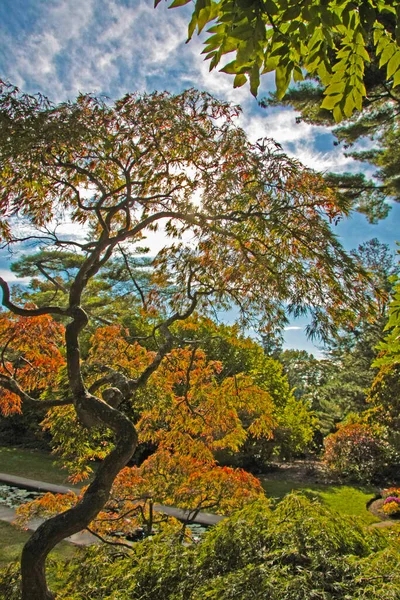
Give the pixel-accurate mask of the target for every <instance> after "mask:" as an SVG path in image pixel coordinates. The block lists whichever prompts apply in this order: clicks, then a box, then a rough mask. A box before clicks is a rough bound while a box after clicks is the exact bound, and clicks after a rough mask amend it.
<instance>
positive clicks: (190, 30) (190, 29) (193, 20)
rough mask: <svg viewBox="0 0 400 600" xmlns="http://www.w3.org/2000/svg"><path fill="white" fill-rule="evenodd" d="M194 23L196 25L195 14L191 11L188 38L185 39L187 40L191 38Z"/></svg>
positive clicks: (194, 26)
mask: <svg viewBox="0 0 400 600" xmlns="http://www.w3.org/2000/svg"><path fill="white" fill-rule="evenodd" d="M196 25H197V16H196V14H195V13H193V15H192V18H191V20H190V23H189V26H188V39H187V42H188V41H189V40H191V39H192V36H193V33H194V30H195V29H196Z"/></svg>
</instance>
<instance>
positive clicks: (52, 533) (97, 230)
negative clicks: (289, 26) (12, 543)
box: [0, 84, 365, 600]
mask: <svg viewBox="0 0 400 600" xmlns="http://www.w3.org/2000/svg"><path fill="white" fill-rule="evenodd" d="M239 110H240V109H239V108H238V107H234V106H231V105H229V104H227V103H223V102H220V101H218V100H216V99H215V98H213V97H211V96H210V95H208V94H206V93H201V92H197V91H195V90H189V91H186V92H183V93H181V94H178V95H176V96H173V95H170V94H168V93H154V94H150V95H143V96H140V95H138V94H130V95H126V96H125V97H124V98H122V99H121V100H118V101H116V102H115V103H114V104H113V105H111V104H108V103H107V102H106V101H104V100H102V99H98V98H94V97H93V96H90V95H81V96H80V97H79V98H78V99H77V100H76V101H75V102H67V103H63V104H60V105H53V104H51V103H50V102H49V101H48V100H46V99H44V98H43V97H41V96H28V95H24V94H21V93H19V91H18V90H17V89H16V88H14V87H12V86H10V85H7V84H2V85H1V90H0V141H1V144H0V184H1V185H0V210H1V222H0V225H1V234H2V237H3V240H4V245H5V246H8V247H9V248H11V249H13V248H14V247H15V246H17V245H18V244H19V245H20V247H22V248H23V249H24V248H25V246H24V245H25V244H27V243H35V242H36V243H37V242H38V243H40V246H41V248H42V250H47V251H49V252H54V251H57V252H58V253H59V255H60V260H62V256H63V253H66V254H67V256H70V254H71V252H74V253H76V254H77V255H78V256H79V257H80V261H78V262H77V268H76V270H75V272H74V273H73V275H72V276H71V277H70V278H69V279H68V280H65V282H64V283H62V282H61V283H62V285H63V286H65V288H66V292H65V293H64V294H62V295H58V296H57V295H55V297H54V299H53V300H50V301H49V302H48V303H44V304H41V305H40V306H37V307H34V306H29V305H28V306H22V305H21V304H20V303H19V302H18V300H17V299H15V298H13V297H12V294H11V292H10V289H9V286H8V284H7V283H6V281H4V280H3V279H0V286H1V288H2V292H3V300H2V303H3V306H4V307H5V308H6V309H7V310H8V311H9V313H10V314H11V315H13V317H12V318H15V319H17V318H18V319H20V320H21V323H33V322H34V319H42V318H45V319H49V318H50V317H52V318H53V319H55V320H56V321H57V322H58V321H59V322H61V323H63V325H64V326H65V335H64V341H63V347H62V348H61V354H62V356H63V360H65V367H63V366H62V365H61V364H60V365H59V368H60V369H61V372H60V378H58V380H57V381H56V380H55V379H52V377H49V378H47V375H45V373H43V378H42V377H41V379H40V382H37V381H36V382H34V383H33V384H32V385H31V383H30V381H33V376H29V368H28V367H30V365H29V362H30V363H31V367H30V368H31V369H32V371H35V368H36V367H35V361H34V362H32V361H30V359H29V358H26V357H25V359H26V360H28V363H24V365H25V366H24V368H23V369H20V368H18V369H13V368H10V366H9V363H8V359H7V356H6V354H7V353H6V349H4V348H5V346H6V345H7V341H5V342H4V346H3V349H4V351H3V357H4V360H3V365H2V372H1V377H0V385H1V387H2V388H3V389H4V390H6V392H7V394H9V393H11V394H14V397H15V399H14V400H13V403H14V405H15V406H20V407H21V410H23V407H24V404H25V403H26V402H29V403H31V404H34V402H38V403H40V405H41V406H42V407H46V406H49V407H52V406H53V407H54V405H57V404H63V405H64V406H63V407H62V409H63V410H65V411H69V413H70V414H73V415H74V418H76V419H77V420H78V421H79V423H80V424H81V425H82V426H83V427H86V428H87V430H88V432H89V434H90V433H91V432H92V431H98V432H101V431H104V436H105V439H106V440H110V439H111V440H112V443H110V445H109V446H108V447H106V451H105V452H104V454H105V456H104V458H103V460H102V462H101V463H100V465H99V468H98V469H97V471H96V474H95V476H94V479H93V481H92V483H91V484H90V485H89V486H88V488H87V489H86V491H85V493H84V494H83V496H82V497H81V498H80V499H79V501H78V502H77V503H75V504H74V505H73V506H71V507H70V508H68V509H67V510H65V511H64V512H62V513H61V514H58V515H56V516H53V517H51V518H49V519H48V520H47V521H45V522H44V523H43V524H42V525H41V526H40V527H39V528H38V530H37V531H36V532H35V533H34V534H33V535H32V537H31V538H30V540H29V541H28V542H27V544H26V545H25V547H24V550H23V553H22V560H21V565H22V597H23V600H28V598H29V600H48V599H50V598H53V594H52V593H51V592H50V591H49V590H48V588H47V583H46V577H45V560H46V557H47V555H48V553H49V552H50V550H51V549H52V548H53V547H54V546H55V545H56V544H57V543H58V542H59V541H61V540H62V539H64V538H65V537H67V536H69V535H71V534H73V533H75V532H77V531H80V530H81V529H83V528H85V527H87V526H89V525H90V523H91V522H93V521H94V520H95V519H96V517H97V515H98V514H99V513H100V512H101V511H102V510H103V508H104V507H105V505H106V503H107V501H108V499H109V496H110V492H111V489H112V485H113V482H114V480H115V478H116V477H117V476H118V474H119V473H120V471H121V470H122V469H123V468H124V467H125V465H126V464H127V462H128V461H129V459H130V458H131V457H132V455H133V453H134V452H135V449H136V446H137V440H138V433H137V431H136V428H135V426H134V424H133V422H132V419H131V418H129V408H128V407H129V405H132V402H133V403H134V402H135V398H136V397H137V395H138V394H140V391H141V390H142V389H145V388H146V386H147V384H148V383H149V380H150V379H151V377H152V376H153V374H155V373H156V371H157V370H158V369H159V368H162V369H164V370H166V371H168V360H169V357H170V356H172V354H171V353H172V351H173V347H174V342H175V340H174V335H173V333H172V330H171V327H172V326H173V325H174V323H178V322H180V321H183V320H185V319H186V318H187V317H189V316H190V315H192V314H193V313H194V311H199V312H207V311H210V310H212V309H215V308H217V309H221V308H228V307H229V306H231V305H232V304H233V305H235V306H236V307H238V312H239V316H240V319H241V320H242V322H247V323H249V322H250V319H251V317H252V318H253V320H254V321H256V322H257V326H258V327H259V328H262V327H269V328H271V327H272V326H280V325H282V323H284V322H285V319H286V313H287V312H289V313H292V314H295V315H298V314H302V313H305V312H309V313H310V318H311V326H310V333H314V334H316V333H317V332H318V331H319V332H321V333H322V334H323V332H324V331H326V330H327V329H329V328H330V327H333V323H334V322H335V321H340V320H341V319H342V320H343V319H346V320H347V319H348V318H349V317H351V314H352V312H353V311H355V310H359V309H360V307H361V306H362V297H363V290H364V285H365V284H364V283H363V279H362V274H361V273H360V272H359V271H358V270H357V269H356V268H355V265H354V263H353V261H352V260H351V258H349V257H348V256H347V255H346V253H345V252H344V251H343V249H342V248H341V246H340V244H339V243H338V241H337V239H336V237H335V236H334V234H333V233H332V231H331V229H330V225H329V223H330V222H332V221H336V220H337V219H340V217H341V216H342V215H343V214H345V213H346V212H347V207H346V206H344V205H340V203H338V201H337V199H336V197H335V194H334V193H333V192H332V190H331V189H329V188H327V187H326V185H325V184H324V182H323V180H322V179H321V178H320V177H319V176H318V175H317V174H315V173H314V172H312V171H310V170H309V169H306V168H304V167H302V166H301V165H300V164H299V163H298V162H296V161H294V160H292V159H290V158H288V157H287V156H285V155H284V154H283V153H282V152H281V150H280V148H279V147H278V146H276V145H274V143H273V142H272V141H270V140H259V141H258V142H257V143H255V144H253V143H250V142H249V141H248V139H247V138H246V135H245V133H244V132H243V131H242V130H241V129H240V128H238V127H236V126H235V124H234V119H235V117H236V116H237V115H238V113H239ZM66 218H68V219H70V220H72V222H73V223H74V229H73V231H72V233H71V230H63V228H62V227H59V224H60V223H61V224H62V223H63V222H64V221H65V219H66ZM158 228H159V229H160V231H162V232H163V233H162V235H163V236H164V240H165V241H164V247H163V249H162V250H161V251H160V252H158V254H157V255H156V256H155V257H154V258H153V260H152V261H151V264H149V267H148V268H149V271H150V272H151V285H149V286H147V287H146V288H145V289H144V288H140V286H139V287H137V288H136V297H135V302H134V303H133V307H134V310H138V309H137V306H138V303H137V300H138V299H139V301H141V303H142V309H141V310H142V311H143V312H144V313H145V314H147V315H151V316H152V318H153V320H154V328H153V333H152V336H153V341H154V347H155V352H154V353H153V354H151V355H146V357H145V360H144V361H143V363H142V364H141V363H140V361H138V363H137V365H136V366H137V368H136V369H134V370H133V372H129V371H124V368H123V365H121V366H120V367H119V366H118V364H116V365H114V367H112V368H109V369H105V370H104V371H103V372H99V373H98V375H97V377H98V380H96V378H94V375H93V370H91V369H87V368H86V355H84V354H83V353H82V352H81V347H80V339H81V337H82V335H83V334H84V332H85V330H86V328H87V326H88V321H89V316H88V314H87V312H86V311H85V310H84V308H83V307H82V298H83V295H84V292H85V290H86V288H87V286H88V284H89V282H90V281H91V280H92V279H93V278H94V277H95V276H96V274H97V273H99V271H100V270H101V269H102V268H103V267H104V266H105V265H107V264H108V262H109V261H110V260H111V259H112V257H113V255H115V254H116V253H119V252H122V253H123V252H127V251H128V249H129V248H131V249H132V248H138V247H140V246H142V245H143V240H144V238H145V237H146V235H147V234H148V233H149V231H154V230H157V229H158ZM42 268H44V269H45V265H43V264H42ZM56 284H57V285H58V286H59V285H60V281H58V282H56ZM9 313H8V314H9ZM49 322H50V321H49ZM91 326H92V327H93V326H95V324H94V323H93V322H92V323H91ZM43 327H44V325H43ZM54 328H56V326H55V325H54ZM60 331H61V330H60ZM54 335H55V332H54ZM49 341H50V337H49ZM46 343H47V342H46ZM40 344H41V342H40V338H36V339H35V337H34V336H32V342H29V347H31V346H32V352H33V353H35V356H36V357H39V355H40V353H43V352H44V350H43V349H37V348H38V347H39V346H40ZM33 348H36V350H34V349H33ZM30 351H31V350H30ZM20 352H22V356H21V360H23V359H24V350H23V349H21V350H20ZM182 352H186V350H182ZM103 358H104V359H106V355H105V354H104V356H103ZM197 359H199V360H200V359H201V357H200V356H196V355H195V357H194V360H197ZM35 360H36V359H35ZM189 360H190V358H189ZM63 369H64V371H63ZM187 372H188V371H187V370H186V373H187ZM199 377H200V379H201V376H200V375H199ZM56 379H57V378H56ZM164 379H165V378H164ZM195 380H196V378H195V377H194V378H193V384H194V383H195ZM60 382H61V383H60ZM200 383H201V381H200ZM196 385H197V383H196ZM225 385H227V388H228V389H227V393H228V394H232V393H233V391H232V390H233V388H232V386H233V383H231V384H229V385H230V386H231V387H229V385H228V384H225ZM184 386H185V384H183V387H184ZM187 387H188V391H187V398H185V390H184V389H183V393H181V394H180V396H181V397H182V398H183V399H184V400H182V404H181V408H182V409H184V408H185V406H186V408H187V409H188V410H186V409H185V410H186V412H181V413H180V415H179V418H181V419H183V418H185V419H189V420H190V419H192V417H193V415H191V411H190V406H192V407H193V406H194V410H197V407H196V402H197V400H198V398H197V397H196V394H197V393H198V392H197V391H196V389H195V388H194V385H193V386H192V385H189V386H187ZM60 390H61V392H62V393H61V397H60ZM213 397H214V398H215V400H214V402H217V400H218V395H217V394H216V395H215V396H213ZM0 402H1V399H0ZM6 402H7V403H8V404H7V405H8V406H10V405H11V401H10V398H8V399H7V398H6ZM5 410H7V409H5ZM204 418H206V417H204ZM233 421H234V420H233ZM171 426H172V419H171ZM191 426H192V427H195V423H194V422H193V423H192V425H191ZM232 426H235V423H234V422H232ZM152 435H153V434H152ZM207 435H208V434H207ZM225 435H228V436H229V432H226V434H225ZM210 439H211V438H210ZM70 444H71V445H73V436H70Z"/></svg>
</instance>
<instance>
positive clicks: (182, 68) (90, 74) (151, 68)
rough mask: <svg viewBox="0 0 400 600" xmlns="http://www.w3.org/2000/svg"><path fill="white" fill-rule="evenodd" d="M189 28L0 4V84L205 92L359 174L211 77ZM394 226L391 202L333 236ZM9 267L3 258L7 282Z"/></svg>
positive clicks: (281, 116) (110, 9) (317, 160)
mask: <svg viewBox="0 0 400 600" xmlns="http://www.w3.org/2000/svg"><path fill="white" fill-rule="evenodd" d="M187 22H188V19H187V12H185V9H173V10H168V8H167V3H165V2H162V3H161V4H160V5H159V7H158V8H157V9H156V10H154V8H153V0H102V2H98V1H96V0H1V2H0V78H3V79H6V80H9V81H10V82H12V83H13V84H15V85H17V86H18V87H20V88H21V89H23V90H24V91H26V92H31V93H34V92H38V91H40V92H42V93H43V94H45V95H47V96H49V97H50V98H51V99H52V100H53V101H55V102H59V101H63V100H66V99H73V98H74V97H75V96H76V95H77V94H78V93H79V92H93V93H96V94H105V95H107V96H109V97H110V98H117V97H119V96H121V95H123V94H124V93H126V92H132V91H134V90H137V91H142V92H151V91H153V90H164V89H167V90H169V91H171V92H179V91H181V90H183V89H185V88H188V87H197V88H199V89H205V90H207V91H209V92H211V93H212V94H214V95H216V96H217V97H219V98H221V99H226V100H229V101H231V102H234V103H236V104H240V105H241V106H242V109H243V113H242V116H241V118H240V124H241V125H242V126H243V127H244V128H245V129H246V131H247V132H248V135H249V136H250V138H252V139H253V140H255V139H258V138H260V137H263V136H268V137H272V138H274V139H275V140H276V141H278V142H280V143H281V144H282V146H283V148H284V150H285V151H286V152H288V153H289V154H291V155H294V156H296V157H297V158H299V159H300V160H301V161H302V162H303V163H305V164H307V165H308V166H310V167H313V168H315V169H318V170H321V171H326V170H332V171H337V172H345V171H353V172H355V171H357V170H358V169H359V165H357V163H355V162H354V161H352V160H351V159H349V158H347V157H346V156H345V155H344V153H343V151H342V150H341V149H340V148H337V147H334V146H333V141H332V136H331V135H330V133H329V131H328V130H324V129H322V128H318V127H313V126H310V125H307V124H304V123H303V124H296V122H295V113H294V112H293V111H291V110H287V109H285V110H282V109H273V110H269V111H266V110H264V109H261V108H260V107H259V106H258V104H257V101H256V100H255V99H254V98H253V97H252V96H251V95H250V92H249V90H248V88H247V87H243V88H240V89H237V90H234V89H233V88H232V77H231V76H229V75H225V74H223V73H218V72H216V71H213V72H212V73H209V71H208V65H207V64H206V63H204V61H203V59H202V57H201V56H200V52H201V49H202V48H201V40H199V39H197V38H196V39H193V40H192V41H191V42H190V43H189V44H185V40H186V30H187V29H186V28H187ZM229 60H230V59H229V58H227V62H228V61H229ZM269 89H273V80H272V78H271V77H270V76H265V77H264V79H263V80H262V85H261V92H260V97H262V96H263V95H264V94H265V93H266V92H267V91H268V90H269ZM399 222H400V206H399V205H395V206H393V209H392V211H391V214H390V216H389V218H388V219H386V220H385V221H382V222H381V223H379V224H378V225H369V224H368V223H367V221H366V219H365V218H364V217H362V216H361V215H355V216H354V217H353V218H352V219H350V220H348V221H347V222H343V223H341V224H340V225H339V226H338V227H337V234H338V235H339V236H340V237H341V240H342V242H343V244H344V245H345V247H346V248H347V249H351V248H354V247H356V246H357V245H358V244H360V243H362V242H363V241H366V240H368V239H370V238H372V237H378V238H379V239H380V240H381V241H383V242H386V243H389V244H390V245H391V247H392V248H393V249H395V240H396V239H400V235H399V234H398V224H399ZM6 270H7V265H6V263H5V262H4V261H3V262H2V261H1V260H0V273H2V274H3V276H4V275H5V271H6ZM291 327H292V329H288V331H287V332H286V344H287V345H288V346H290V347H304V348H306V349H312V345H311V344H310V343H309V342H308V341H306V340H305V336H304V333H303V327H304V322H303V321H302V322H296V323H294V324H292V325H291Z"/></svg>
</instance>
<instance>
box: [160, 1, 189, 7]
mask: <svg viewBox="0 0 400 600" xmlns="http://www.w3.org/2000/svg"><path fill="white" fill-rule="evenodd" d="M156 1H157V4H159V2H161V0H156ZM191 1H192V0H174V1H173V2H171V4H170V5H169V6H168V8H175V7H176V6H184V5H185V4H189V2H191ZM157 4H156V6H157Z"/></svg>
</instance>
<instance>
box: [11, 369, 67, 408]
mask: <svg viewBox="0 0 400 600" xmlns="http://www.w3.org/2000/svg"><path fill="white" fill-rule="evenodd" d="M0 387H3V388H5V389H6V390H8V391H9V392H12V393H13V394H15V395H16V396H19V397H20V399H21V400H22V402H23V403H24V404H29V405H31V406H36V407H43V408H52V407H53V406H68V405H70V404H73V400H72V399H68V398H67V399H64V400H37V399H36V398H32V396H30V395H29V394H27V393H26V392H24V390H23V389H22V388H21V387H20V386H19V385H18V383H17V382H16V381H15V379H13V378H12V377H8V376H7V375H3V374H0Z"/></svg>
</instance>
